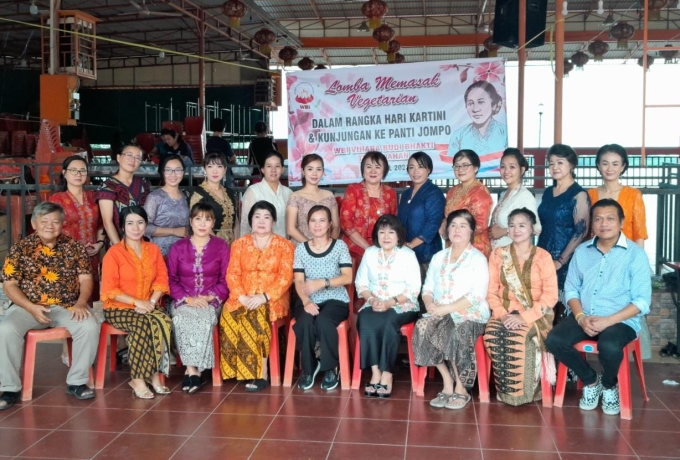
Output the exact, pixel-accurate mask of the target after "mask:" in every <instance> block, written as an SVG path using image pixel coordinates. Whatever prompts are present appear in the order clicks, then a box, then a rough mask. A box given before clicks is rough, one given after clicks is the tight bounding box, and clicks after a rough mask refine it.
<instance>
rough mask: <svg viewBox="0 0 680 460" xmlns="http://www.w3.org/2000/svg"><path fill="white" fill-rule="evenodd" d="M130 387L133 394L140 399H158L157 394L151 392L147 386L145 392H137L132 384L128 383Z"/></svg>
mask: <svg viewBox="0 0 680 460" xmlns="http://www.w3.org/2000/svg"><path fill="white" fill-rule="evenodd" d="M128 385H130V388H132V394H133V395H135V396H136V397H137V398H138V399H153V398H155V397H156V395H155V394H153V392H152V391H151V390H149V387H147V386H145V387H144V388H145V389H144V390H143V391H137V390H136V389H135V387H134V386H132V382H128Z"/></svg>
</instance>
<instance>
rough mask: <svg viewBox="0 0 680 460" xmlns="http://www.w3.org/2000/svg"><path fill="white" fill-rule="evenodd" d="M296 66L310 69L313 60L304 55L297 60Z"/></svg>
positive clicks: (312, 65)
mask: <svg viewBox="0 0 680 460" xmlns="http://www.w3.org/2000/svg"><path fill="white" fill-rule="evenodd" d="M298 67H299V68H301V69H302V70H312V69H313V68H314V61H312V60H311V59H310V58H308V57H306V56H305V57H303V58H302V59H300V62H298Z"/></svg>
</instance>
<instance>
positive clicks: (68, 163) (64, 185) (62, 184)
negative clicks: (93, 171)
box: [57, 155, 89, 192]
mask: <svg viewBox="0 0 680 460" xmlns="http://www.w3.org/2000/svg"><path fill="white" fill-rule="evenodd" d="M74 161H82V162H83V163H85V170H89V168H88V166H87V159H85V158H83V157H81V156H80V155H71V156H70V157H68V158H66V159H65V160H64V163H62V165H61V172H62V174H61V175H60V176H59V182H58V184H57V185H58V186H59V190H61V191H62V192H65V191H66V190H68V183H67V182H66V178H65V177H64V174H63V173H64V171H66V170H67V169H68V167H69V166H71V163H73V162H74ZM85 178H86V179H87V176H85Z"/></svg>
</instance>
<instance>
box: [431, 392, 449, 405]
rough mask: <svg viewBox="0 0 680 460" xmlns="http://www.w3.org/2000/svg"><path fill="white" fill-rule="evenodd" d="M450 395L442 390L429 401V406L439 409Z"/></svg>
mask: <svg viewBox="0 0 680 460" xmlns="http://www.w3.org/2000/svg"><path fill="white" fill-rule="evenodd" d="M452 397H453V395H447V394H446V393H444V392H440V393H437V397H436V398H434V399H433V400H432V401H430V406H432V407H436V408H437V409H441V408H442V407H444V406H446V402H447V401H448V400H449V399H450V398H452Z"/></svg>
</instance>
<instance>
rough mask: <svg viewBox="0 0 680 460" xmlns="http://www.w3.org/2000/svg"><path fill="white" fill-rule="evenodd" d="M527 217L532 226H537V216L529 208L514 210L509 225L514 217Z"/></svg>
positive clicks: (509, 218) (509, 217)
mask: <svg viewBox="0 0 680 460" xmlns="http://www.w3.org/2000/svg"><path fill="white" fill-rule="evenodd" d="M520 215H522V216H526V217H527V219H529V222H531V225H536V222H537V219H536V214H534V212H533V211H532V210H531V209H527V208H517V209H513V210H512V212H510V214H509V215H508V224H509V223H510V220H512V218H513V217H515V216H520Z"/></svg>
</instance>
